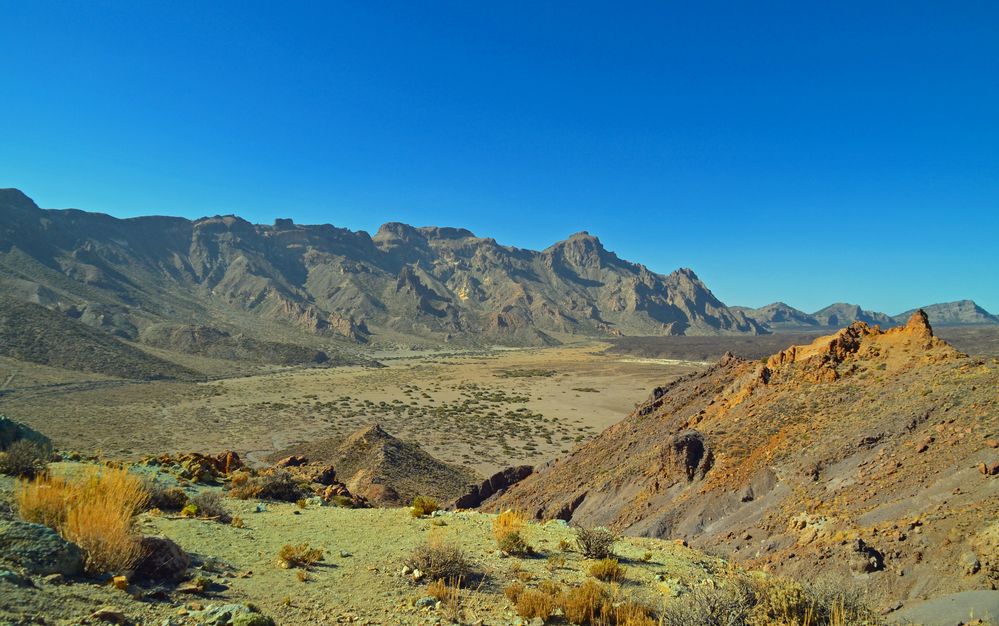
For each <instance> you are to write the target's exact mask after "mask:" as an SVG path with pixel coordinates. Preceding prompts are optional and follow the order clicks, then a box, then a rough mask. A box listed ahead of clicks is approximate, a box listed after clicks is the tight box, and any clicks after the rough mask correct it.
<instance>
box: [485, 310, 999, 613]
mask: <svg viewBox="0 0 999 626" xmlns="http://www.w3.org/2000/svg"><path fill="white" fill-rule="evenodd" d="M997 388H999V362H997V361H995V360H985V359H977V358H971V357H967V356H965V355H963V354H961V353H959V352H957V351H956V350H954V349H953V348H951V347H950V346H949V345H947V344H946V343H944V342H943V341H941V340H940V339H937V338H936V337H934V336H933V333H932V329H931V328H930V326H929V324H928V322H927V320H926V317H925V315H924V314H923V313H922V312H917V314H915V315H913V317H912V318H911V319H910V320H909V322H908V323H907V325H906V326H904V327H899V328H894V329H891V330H888V331H880V330H876V329H873V328H871V327H869V326H868V325H867V324H864V323H862V322H860V323H855V324H853V325H851V326H849V327H848V328H846V329H843V330H841V331H839V332H837V333H836V334H834V335H831V336H827V337H823V338H820V339H817V340H816V341H815V342H813V343H812V344H810V345H807V346H796V347H792V348H789V349H787V350H784V351H782V352H780V353H778V354H775V355H773V356H771V357H770V358H769V359H768V360H767V361H766V363H761V362H760V361H745V360H742V359H739V358H737V357H733V356H730V355H729V356H726V357H725V358H723V359H722V360H721V361H720V362H719V363H718V364H716V365H714V366H713V367H711V368H710V369H708V370H707V371H705V372H703V373H700V374H696V375H692V376H689V377H687V378H685V379H681V380H679V381H676V382H674V383H671V384H670V385H667V386H666V387H662V388H658V389H656V390H655V391H654V392H653V394H652V396H651V397H650V398H649V400H648V401H647V402H645V403H644V404H642V405H639V407H638V408H637V409H636V410H635V412H634V413H632V414H631V415H630V416H628V417H627V418H626V419H625V420H623V421H622V422H620V423H618V424H616V425H614V426H612V427H611V428H609V429H607V430H606V431H605V432H604V433H602V434H601V435H600V436H599V437H597V438H596V439H594V440H593V441H591V442H589V443H587V444H585V445H583V446H582V447H580V448H578V449H576V450H574V451H573V452H572V453H571V454H570V455H569V456H567V457H566V458H565V459H562V460H559V461H557V462H556V463H554V464H553V465H552V466H551V467H550V468H549V469H547V471H543V472H540V473H537V474H535V475H533V476H531V477H529V478H527V479H526V480H524V481H523V482H521V483H519V484H517V485H516V486H514V487H512V488H511V489H510V490H509V491H508V492H507V493H506V494H505V495H504V496H502V497H501V498H500V499H499V502H495V503H493V502H491V503H490V506H492V507H501V508H504V507H515V508H522V509H526V510H528V511H529V512H531V513H532V514H536V515H537V516H538V517H542V518H550V517H560V518H563V519H571V520H572V521H573V522H577V523H582V524H610V525H613V526H614V527H616V528H618V529H620V530H622V531H624V532H626V533H628V534H635V535H648V536H657V537H678V538H685V539H688V540H690V541H692V542H693V543H694V544H695V545H699V546H702V547H712V548H714V549H720V550H723V551H725V552H727V553H729V554H731V555H734V556H735V557H738V558H741V559H743V560H745V561H747V562H749V563H752V564H754V565H757V566H762V567H766V568H770V569H776V570H778V571H781V572H784V573H788V574H791V575H794V576H799V577H806V576H814V575H816V574H818V573H819V572H839V573H841V574H843V575H850V574H851V573H854V574H856V573H864V572H868V571H869V566H870V565H871V563H870V559H871V558H874V556H875V553H874V552H872V550H873V551H875V552H876V553H877V555H878V556H877V558H878V559H879V560H880V562H883V569H884V570H885V571H883V572H880V571H876V572H874V573H871V574H868V577H866V578H864V579H863V580H864V582H865V584H868V585H869V586H870V588H871V589H872V590H873V591H876V592H877V593H883V594H886V595H887V596H890V597H894V598H899V597H905V596H906V595H907V594H909V593H910V592H912V593H917V594H929V593H933V594H935V593H946V592H950V591H957V590H961V589H973V588H977V587H981V586H986V587H987V586H989V585H994V584H996V582H997V580H999V544H997V543H996V542H997V540H999V526H997V524H996V522H995V520H996V519H997V516H999V477H997V476H994V475H993V476H990V475H989V474H990V473H993V472H994V473H999V450H997V449H996V446H999V442H997V441H996V434H997V432H999V397H997V396H996V394H995V389H997ZM980 464H984V465H980ZM969 555H971V556H969ZM972 561H975V562H977V563H979V565H978V566H976V567H971V566H970V565H968V566H967V567H965V565H964V564H965V563H966V562H967V563H971V562H972ZM876 565H878V568H879V569H880V568H881V564H880V563H876ZM972 570H973V571H972ZM954 572H966V575H958V576H955V575H954Z"/></svg>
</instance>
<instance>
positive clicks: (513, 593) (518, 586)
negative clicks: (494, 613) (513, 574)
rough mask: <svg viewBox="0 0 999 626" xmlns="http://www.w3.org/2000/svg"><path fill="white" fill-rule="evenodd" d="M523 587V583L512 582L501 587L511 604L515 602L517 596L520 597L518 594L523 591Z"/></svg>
mask: <svg viewBox="0 0 999 626" xmlns="http://www.w3.org/2000/svg"><path fill="white" fill-rule="evenodd" d="M524 589H525V587H524V583H521V582H512V583H510V584H509V585H507V586H506V587H505V588H504V589H503V595H505V596H506V599H507V600H509V601H510V602H512V603H513V604H517V598H519V597H520V594H522V593H524Z"/></svg>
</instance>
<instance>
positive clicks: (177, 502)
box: [143, 480, 188, 511]
mask: <svg viewBox="0 0 999 626" xmlns="http://www.w3.org/2000/svg"><path fill="white" fill-rule="evenodd" d="M143 487H144V488H145V490H146V493H147V494H149V501H148V506H149V508H151V509H159V510H161V511H180V510H181V509H183V508H184V507H185V506H187V500H188V498H187V492H186V491H184V490H183V489H182V488H180V487H166V486H164V485H163V484H162V483H160V482H158V481H156V480H147V481H145V483H144V484H143Z"/></svg>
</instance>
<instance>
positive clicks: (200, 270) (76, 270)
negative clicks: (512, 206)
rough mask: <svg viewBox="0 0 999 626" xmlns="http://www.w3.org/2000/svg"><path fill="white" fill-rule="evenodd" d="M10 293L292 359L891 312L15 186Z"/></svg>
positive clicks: (513, 251)
mask: <svg viewBox="0 0 999 626" xmlns="http://www.w3.org/2000/svg"><path fill="white" fill-rule="evenodd" d="M0 298H3V299H7V300H11V301H14V302H21V303H24V302H27V303H33V304H35V305H39V306H42V307H45V308H47V309H50V310H53V311H58V312H60V313H62V314H63V319H62V320H61V321H60V322H59V323H60V324H63V325H70V326H72V325H75V324H83V325H85V326H89V327H92V328H96V329H99V330H102V331H105V332H106V333H108V334H110V335H112V336H114V337H116V338H118V339H120V340H124V341H126V342H131V343H133V344H137V345H148V346H151V347H155V348H159V349H167V350H170V349H174V350H179V351H184V352H192V353H197V354H202V355H206V356H211V357H217V358H227V357H231V358H249V359H250V360H254V359H256V360H262V361H266V360H268V359H272V360H273V359H274V358H278V359H279V360H280V362H282V363H295V362H303V363H310V362H325V361H327V360H332V362H342V361H343V359H342V357H340V356H338V355H341V354H342V353H343V352H344V351H347V352H349V351H351V350H353V349H356V348H357V346H358V345H359V344H375V345H398V344H405V345H412V344H414V343H435V344H436V343H440V342H455V343H459V344H465V345H488V344H502V345H553V344H557V343H559V342H561V341H564V340H566V339H568V338H572V337H576V336H594V337H601V336H604V337H607V336H621V335H631V336H636V335H721V334H762V333H767V332H770V331H771V330H784V329H801V328H806V329H807V328H814V327H826V326H829V327H833V326H841V325H845V324H849V323H852V322H854V321H864V322H867V323H875V324H880V325H882V326H885V327H887V326H892V325H894V324H895V323H896V322H897V319H896V318H898V316H896V318H890V317H888V316H886V315H883V314H880V313H871V312H868V311H863V310H862V309H860V307H857V306H855V305H843V304H836V305H832V306H830V307H827V308H826V309H823V310H822V311H818V312H816V313H813V314H805V313H803V312H801V311H797V310H796V309H793V308H791V307H789V306H787V305H784V304H781V303H775V304H773V305H769V306H767V307H763V308H761V309H748V308H744V307H728V306H726V305H725V304H723V303H722V302H721V301H720V300H719V299H718V298H716V297H715V296H714V295H713V294H712V292H711V291H710V289H708V287H707V286H706V285H705V284H704V283H703V282H702V281H701V280H700V279H699V278H698V277H697V275H696V274H694V272H693V271H692V270H690V269H686V268H683V269H678V270H676V271H674V272H672V273H670V274H667V275H663V274H658V273H655V272H653V271H651V270H649V269H648V268H646V267H645V266H643V265H640V264H637V263H632V262H629V261H625V260H623V259H621V258H619V257H618V256H617V255H615V254H614V253H613V252H610V251H608V250H607V249H606V248H605V247H604V246H603V245H602V244H601V242H600V241H599V239H597V238H596V237H594V236H592V235H590V234H588V233H586V232H580V233H576V234H574V235H572V236H570V237H569V238H567V239H566V240H564V241H560V242H557V243H555V244H553V245H551V246H550V247H548V248H546V249H545V250H541V251H535V250H526V249H521V248H515V247H510V246H503V245H500V244H498V243H497V242H496V241H495V240H494V239H491V238H484V237H477V236H475V235H474V234H472V233H471V232H470V231H468V230H464V229H461V228H445V227H413V226H409V225H406V224H401V223H388V224H384V225H383V226H381V227H380V228H379V229H378V231H377V232H376V233H375V235H374V236H371V235H369V234H368V233H366V232H364V231H357V232H355V231H350V230H347V229H343V228H337V227H335V226H331V225H328V224H324V225H311V226H307V225H300V224H295V223H294V222H293V221H292V220H290V219H278V220H276V221H275V222H274V224H272V225H259V224H251V223H250V222H247V221H246V220H243V219H241V218H239V217H237V216H233V215H227V216H214V217H205V218H201V219H196V220H188V219H184V218H178V217H158V216H150V217H136V218H130V219H118V218H114V217H111V216H109V215H104V214H100V213H90V212H84V211H79V210H75V209H66V210H51V209H40V208H39V207H38V206H37V205H36V204H35V203H34V202H33V201H32V200H31V199H30V198H29V197H28V196H26V195H25V194H23V193H22V192H20V191H18V190H16V189H4V190H0ZM925 309H926V310H927V312H928V313H929V314H930V319H931V321H933V322H934V323H937V324H940V323H959V324H995V323H999V319H997V318H996V317H995V316H993V315H991V314H989V313H987V312H986V311H984V310H982V309H981V308H980V307H977V305H975V304H974V303H973V302H970V301H963V302H959V303H951V304H946V305H931V306H929V307H925ZM903 316H904V314H903ZM64 334H67V335H73V336H77V335H79V334H80V333H78V332H76V331H72V332H66V333H64ZM302 347H306V348H309V349H307V350H302V349H301V348H302ZM317 348H318V349H321V350H319V351H318V352H317V350H316V349H317ZM273 355H278V356H276V357H275V356H273Z"/></svg>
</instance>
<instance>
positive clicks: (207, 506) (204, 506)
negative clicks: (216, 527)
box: [191, 491, 232, 524]
mask: <svg viewBox="0 0 999 626" xmlns="http://www.w3.org/2000/svg"><path fill="white" fill-rule="evenodd" d="M191 504H193V505H194V507H195V510H196V513H197V515H198V517H206V518H211V519H214V520H217V521H219V522H221V523H222V524H228V523H229V522H230V521H231V520H232V515H230V514H229V510H228V509H226V507H225V501H224V500H223V499H222V494H220V493H219V492H218V491H202V492H201V493H199V494H198V495H196V496H194V497H193V498H191Z"/></svg>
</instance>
